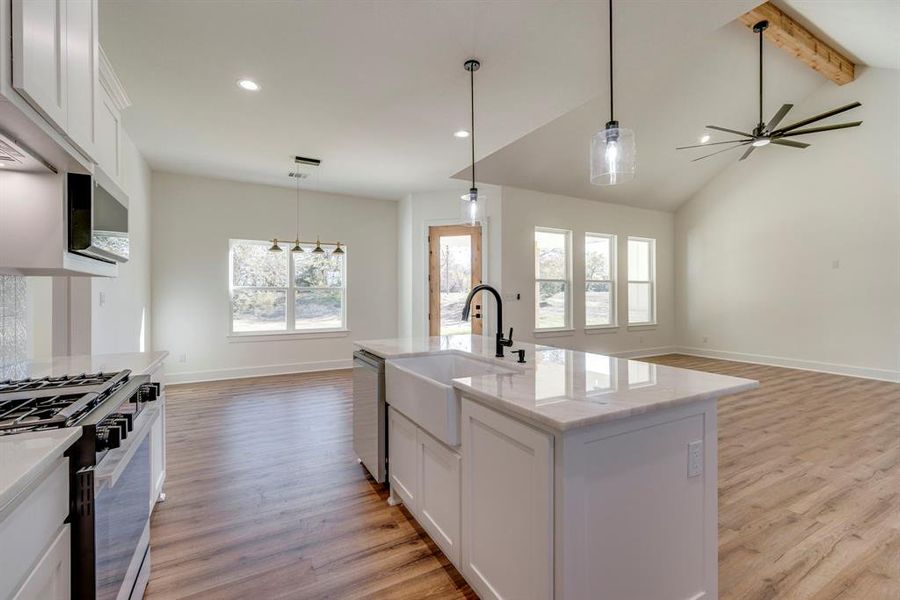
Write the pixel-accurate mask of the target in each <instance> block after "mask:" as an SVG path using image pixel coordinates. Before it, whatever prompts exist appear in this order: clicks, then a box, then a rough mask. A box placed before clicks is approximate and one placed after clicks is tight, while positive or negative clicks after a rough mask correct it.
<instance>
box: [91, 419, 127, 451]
mask: <svg viewBox="0 0 900 600" xmlns="http://www.w3.org/2000/svg"><path fill="white" fill-rule="evenodd" d="M121 431H122V430H121V429H119V428H118V427H110V426H108V425H98V426H97V432H96V446H97V450H114V449H116V448H118V447H119V446H120V445H121V444H122V436H121Z"/></svg>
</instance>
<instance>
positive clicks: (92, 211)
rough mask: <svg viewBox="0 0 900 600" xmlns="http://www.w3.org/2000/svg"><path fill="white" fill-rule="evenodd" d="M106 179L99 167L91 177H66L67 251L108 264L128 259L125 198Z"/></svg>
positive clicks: (72, 174) (73, 174) (70, 175)
mask: <svg viewBox="0 0 900 600" xmlns="http://www.w3.org/2000/svg"><path fill="white" fill-rule="evenodd" d="M106 179H107V178H106V176H105V175H104V174H103V172H102V171H100V170H99V169H98V170H97V172H96V174H95V175H93V176H92V175H82V174H79V173H69V174H68V175H67V176H66V197H67V199H68V207H69V210H68V217H67V218H68V229H69V251H70V252H74V253H75V254H81V255H84V256H89V257H91V258H96V259H98V260H103V261H106V262H110V263H117V262H127V261H128V258H129V255H130V246H129V238H128V208H127V200H125V199H124V198H123V197H121V196H122V194H120V193H119V191H118V189H117V186H116V185H115V184H114V183H112V182H111V181H110V182H107V181H106Z"/></svg>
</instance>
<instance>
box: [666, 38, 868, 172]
mask: <svg viewBox="0 0 900 600" xmlns="http://www.w3.org/2000/svg"><path fill="white" fill-rule="evenodd" d="M768 26H769V22H768V21H760V22H759V23H757V24H756V25H754V26H753V31H754V32H755V33H758V34H759V123H757V124H756V127H754V128H753V131H752V132H751V133H747V132H745V131H738V130H736V129H728V128H726V127H719V126H717V125H707V126H706V127H707V128H708V129H715V130H716V131H724V132H726V133H733V134H736V135H740V136H742V138H741V139H736V140H727V141H724V142H712V143H709V144H695V145H693V146H680V147H678V148H676V150H686V149H688V148H704V147H706V146H718V145H721V144H734V145H733V146H730V147H728V148H725V149H724V150H719V151H718V152H713V153H712V154H707V155H705V156H701V157H700V158H695V159H694V160H692V161H691V162H696V161H698V160H703V159H704V158H709V157H710V156H715V155H716V154H721V153H722V152H728V151H729V150H734V149H735V148H742V147H744V146H749V147H748V148H747V150H746V151H745V152H744V154H743V155H742V156H741V158H740V160H744V159H745V158H747V157H748V156H750V154H751V153H752V152H753V151H754V150H756V149H757V148H759V147H761V146H767V145H769V144H775V145H777V146H787V147H789V148H800V149H803V148H806V147H808V146H809V144H807V143H805V142H797V141H794V140H791V139H786V138H792V137H794V136H798V135H806V134H808V133H819V132H822V131H830V130H832V129H845V128H847V127H857V126H859V125H860V124H862V121H854V122H852V123H839V124H837V125H823V126H820V127H809V128H807V129H800V128H801V127H804V126H805V125H809V124H811V123H815V122H816V121H821V120H822V119H827V118H828V117H833V116H834V115H837V114H840V113H842V112H845V111H848V110H850V109H852V108H856V107H858V106H862V104H860V103H859V102H853V103H851V104H848V105H846V106H841V107H839V108H835V109H833V110H829V111H828V112H824V113H822V114H820V115H816V116H814V117H810V118H808V119H803V120H802V121H797V122H796V123H793V124H792V125H788V126H786V127H781V128H779V129H775V127H777V125H778V124H779V123H780V122H781V121H782V119H784V117H785V115H787V113H788V111H789V110H791V109H792V108H793V107H794V105H793V104H785V105H783V106H782V107H781V108H779V109H778V112H776V113H775V115H774V116H773V117H772V118H771V119H770V120H769V122H768V123H765V122H764V121H763V32H764V31H765V30H766V28H767V27H768Z"/></svg>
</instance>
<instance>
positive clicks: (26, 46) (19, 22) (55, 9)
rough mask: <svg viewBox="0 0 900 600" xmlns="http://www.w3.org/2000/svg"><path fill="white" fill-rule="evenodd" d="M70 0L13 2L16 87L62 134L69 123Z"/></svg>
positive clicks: (14, 79) (21, 0) (14, 83)
mask: <svg viewBox="0 0 900 600" xmlns="http://www.w3.org/2000/svg"><path fill="white" fill-rule="evenodd" d="M68 3H69V2H68V1H67V0H12V25H13V26H12V38H13V40H12V41H13V87H14V88H15V89H16V91H18V92H19V94H21V95H22V96H23V97H24V98H25V99H26V100H27V101H28V103H29V104H31V105H32V106H33V107H34V108H35V109H36V110H37V111H38V112H39V113H41V115H42V116H44V117H45V118H46V119H47V120H48V121H50V122H51V123H52V124H54V125H55V126H56V127H57V128H59V129H60V130H61V131H65V129H66V126H67V122H68V98H67V96H68V77H67V73H66V71H67V60H66V52H67V47H66V9H67V5H68Z"/></svg>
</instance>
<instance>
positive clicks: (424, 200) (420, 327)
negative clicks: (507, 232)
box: [399, 185, 502, 337]
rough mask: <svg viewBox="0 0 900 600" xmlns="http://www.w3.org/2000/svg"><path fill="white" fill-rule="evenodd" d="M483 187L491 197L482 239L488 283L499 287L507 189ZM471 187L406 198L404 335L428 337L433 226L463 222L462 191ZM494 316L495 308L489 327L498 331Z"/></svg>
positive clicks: (403, 228) (403, 221) (487, 321)
mask: <svg viewBox="0 0 900 600" xmlns="http://www.w3.org/2000/svg"><path fill="white" fill-rule="evenodd" d="M466 189H468V188H466ZM479 190H480V191H481V193H483V194H485V196H487V200H486V205H487V206H486V208H485V216H486V219H485V221H484V224H483V231H482V239H481V246H482V259H483V265H482V281H484V283H489V284H492V285H495V286H499V285H500V276H501V272H500V264H501V257H500V239H501V231H502V218H501V206H502V190H501V188H499V187H496V186H490V185H486V186H479ZM465 191H466V190H464V189H462V186H461V187H460V190H457V191H440V192H424V193H415V194H410V195H409V196H407V197H406V198H404V199H403V200H402V201H401V202H400V207H399V208H400V215H399V219H400V223H401V231H400V240H401V241H400V250H401V257H400V261H401V269H400V273H401V278H400V296H401V299H400V302H399V305H400V332H401V334H402V335H411V336H416V337H418V336H426V335H428V228H429V227H430V226H432V225H451V224H456V223H462V222H463V221H462V213H461V201H460V195H461V194H462V193H464V192H465ZM407 255H408V256H407ZM492 319H493V309H492V308H489V309H488V311H487V312H486V313H485V321H484V327H485V331H492V329H490V327H493V325H491V323H492Z"/></svg>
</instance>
